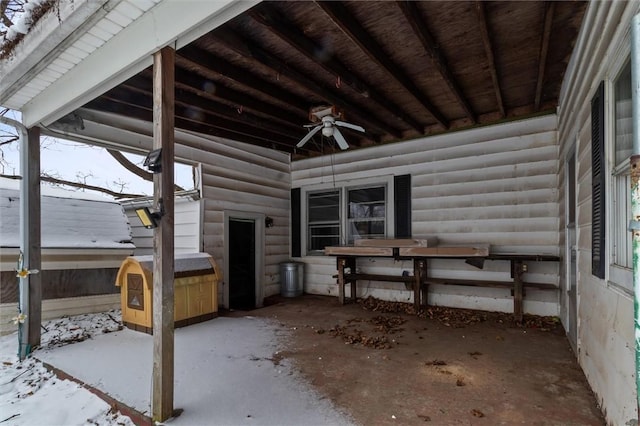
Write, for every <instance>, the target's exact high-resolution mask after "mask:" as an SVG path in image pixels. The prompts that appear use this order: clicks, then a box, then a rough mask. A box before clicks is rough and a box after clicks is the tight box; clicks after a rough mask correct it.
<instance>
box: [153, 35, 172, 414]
mask: <svg viewBox="0 0 640 426" xmlns="http://www.w3.org/2000/svg"><path fill="white" fill-rule="evenodd" d="M174 63H175V51H174V50H173V49H172V48H170V47H164V48H162V49H161V50H160V51H158V52H156V53H154V55H153V148H154V150H155V149H159V148H162V154H161V160H160V161H161V171H160V173H156V174H154V176H153V201H154V204H155V206H156V208H158V209H160V210H161V211H162V217H161V219H160V224H159V226H158V227H157V228H155V230H154V233H153V391H152V402H151V409H152V414H153V420H154V421H156V422H163V421H165V420H167V419H168V418H170V417H171V416H172V415H173V391H174V284H173V281H174V246H173V234H174V193H173V184H174V182H173V180H174V108H175V106H174V99H175V93H174V92H175V91H174V73H175V70H174Z"/></svg>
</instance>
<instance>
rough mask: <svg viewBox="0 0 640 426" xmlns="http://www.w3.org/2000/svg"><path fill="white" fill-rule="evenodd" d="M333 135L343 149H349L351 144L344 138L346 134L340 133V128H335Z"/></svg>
mask: <svg viewBox="0 0 640 426" xmlns="http://www.w3.org/2000/svg"><path fill="white" fill-rule="evenodd" d="M333 137H334V138H335V140H336V142H337V143H338V146H339V147H340V149H341V150H343V151H344V150H345V149H349V144H348V143H347V141H346V140H345V139H344V136H342V133H340V130H338V129H336V128H334V129H333Z"/></svg>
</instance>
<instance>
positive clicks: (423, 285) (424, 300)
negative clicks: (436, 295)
mask: <svg viewBox="0 0 640 426" xmlns="http://www.w3.org/2000/svg"><path fill="white" fill-rule="evenodd" d="M427 265H428V264H427V259H422V269H421V271H422V272H420V291H421V293H422V294H421V296H420V306H421V307H424V308H426V307H427V305H428V304H429V284H427V273H428V270H427Z"/></svg>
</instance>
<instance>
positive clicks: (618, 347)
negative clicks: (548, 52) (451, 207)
mask: <svg viewBox="0 0 640 426" xmlns="http://www.w3.org/2000/svg"><path fill="white" fill-rule="evenodd" d="M639 12H640V3H638V2H590V3H589V7H588V9H587V13H586V15H585V21H584V23H583V25H582V31H581V33H580V35H579V37H578V42H577V43H576V48H575V50H574V52H573V55H572V58H571V61H570V63H569V67H568V69H567V72H566V77H565V81H564V82H563V87H562V91H561V97H560V107H559V111H560V114H559V141H560V146H561V158H563V159H564V158H565V156H566V155H567V154H568V153H569V152H570V150H571V149H572V148H573V147H574V145H575V149H576V167H577V186H578V188H577V194H576V196H577V204H578V206H577V207H578V208H577V212H576V214H577V218H576V219H577V233H578V234H577V245H578V257H577V261H578V322H577V324H578V354H577V355H578V361H579V362H580V365H581V366H582V368H583V370H584V372H585V375H586V376H587V380H588V381H589V384H590V385H591V387H592V389H593V391H594V392H595V394H596V396H597V398H598V401H599V403H600V404H601V406H602V410H603V412H604V413H605V416H606V419H607V422H608V424H615V425H622V424H631V423H632V422H634V421H635V420H634V419H637V418H638V413H637V400H636V386H635V369H634V365H635V361H634V359H635V354H634V345H635V340H634V337H633V334H634V326H633V323H634V321H633V297H631V296H630V295H629V294H626V293H624V292H622V291H620V290H617V289H615V288H613V287H610V286H609V285H608V282H607V281H606V280H600V279H598V278H597V277H595V276H593V275H592V274H591V220H592V215H591V208H592V194H591V115H590V114H591V98H592V97H593V95H594V92H595V89H596V88H597V87H598V85H599V84H600V82H601V81H602V80H604V79H609V78H612V77H614V75H613V74H612V73H615V72H616V69H617V67H619V65H621V63H620V61H621V59H622V60H624V59H625V58H626V57H628V54H629V52H630V37H629V32H630V22H631V18H632V17H633V15H635V14H637V13H639ZM607 160H608V161H609V159H607ZM560 177H561V178H562V179H561V182H560V183H559V188H563V187H564V170H563V171H562V172H561V173H560ZM561 196H562V197H564V191H562V192H561ZM561 205H562V206H563V208H564V201H562V202H561ZM560 217H561V218H562V222H561V227H560V229H561V230H562V237H561V239H562V241H563V242H564V239H565V236H564V225H565V223H564V214H562V215H561V216H560ZM607 217H609V213H607ZM608 239H609V237H608V236H607V240H608ZM563 268H564V265H563ZM562 301H563V303H566V299H565V298H563V299H562ZM567 309H568V308H567V307H566V305H564V306H563V310H567Z"/></svg>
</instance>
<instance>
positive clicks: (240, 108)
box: [237, 105, 243, 114]
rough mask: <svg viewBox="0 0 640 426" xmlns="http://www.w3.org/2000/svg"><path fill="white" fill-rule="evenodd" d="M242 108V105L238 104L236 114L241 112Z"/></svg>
mask: <svg viewBox="0 0 640 426" xmlns="http://www.w3.org/2000/svg"><path fill="white" fill-rule="evenodd" d="M242 110H243V107H242V105H240V106H239V107H238V109H237V111H238V114H242Z"/></svg>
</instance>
